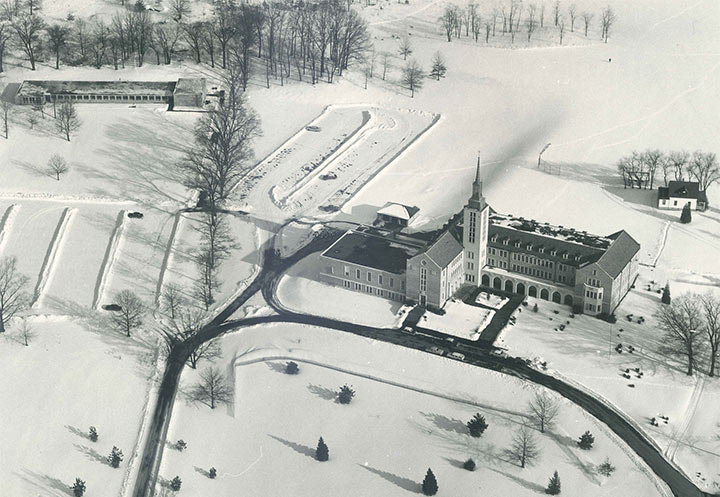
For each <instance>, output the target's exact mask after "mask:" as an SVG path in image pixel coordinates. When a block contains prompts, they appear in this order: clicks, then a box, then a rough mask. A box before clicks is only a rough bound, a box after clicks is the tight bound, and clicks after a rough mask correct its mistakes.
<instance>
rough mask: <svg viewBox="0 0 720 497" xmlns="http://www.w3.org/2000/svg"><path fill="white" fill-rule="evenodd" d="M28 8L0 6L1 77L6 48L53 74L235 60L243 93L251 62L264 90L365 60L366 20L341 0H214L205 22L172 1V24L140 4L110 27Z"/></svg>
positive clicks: (179, 0) (337, 72)
mask: <svg viewBox="0 0 720 497" xmlns="http://www.w3.org/2000/svg"><path fill="white" fill-rule="evenodd" d="M28 2H29V3H33V2H37V0H25V1H24V2H23V1H21V0H9V1H6V2H5V4H3V5H2V7H1V8H0V72H2V71H3V64H2V61H3V58H4V55H5V51H6V48H9V47H16V48H18V49H20V50H21V51H22V52H23V53H24V54H25V57H26V59H27V60H28V62H29V64H30V68H31V69H32V70H35V67H36V62H37V61H38V60H42V59H43V57H46V56H49V57H52V59H53V60H54V65H55V67H56V68H59V67H60V63H61V62H64V63H67V64H72V65H92V66H95V67H98V68H99V67H102V66H104V65H106V64H107V65H112V66H113V67H114V68H115V69H118V68H119V67H124V66H125V64H126V63H127V62H130V61H133V62H134V63H135V64H136V65H138V66H142V65H143V64H144V63H145V60H146V57H147V55H148V54H154V56H155V60H156V63H157V64H158V65H159V64H170V63H172V61H173V60H174V59H175V58H176V57H177V56H178V54H179V53H181V52H186V51H189V52H190V53H191V54H192V57H193V58H194V60H195V62H196V63H203V62H204V63H208V64H210V65H211V66H212V67H215V66H216V64H217V65H220V66H221V67H222V68H223V69H225V68H227V67H228V65H229V64H230V59H231V58H233V59H234V60H235V61H236V62H238V63H239V64H240V68H241V70H242V71H243V74H244V78H243V81H244V85H243V87H246V86H247V81H248V78H249V74H250V71H251V69H252V67H251V58H252V57H253V56H256V57H257V58H258V59H260V60H261V61H262V62H263V63H264V66H265V75H266V78H267V80H268V85H269V78H270V76H272V77H274V78H280V79H281V83H282V82H283V80H284V79H287V78H290V77H291V75H292V74H293V73H295V74H296V75H297V78H298V79H299V80H303V78H305V77H306V76H307V75H309V78H310V82H312V83H316V82H318V81H319V80H320V79H325V80H326V81H327V82H328V83H332V82H333V79H334V77H335V76H341V75H342V73H343V71H344V70H345V69H347V68H348V67H349V66H350V65H351V64H352V63H354V62H356V61H359V60H363V59H364V57H365V53H366V51H367V50H368V47H369V46H370V40H369V36H368V33H367V26H366V23H365V21H364V20H363V19H362V18H361V17H360V15H359V14H358V13H357V12H356V11H355V10H354V9H352V8H351V7H350V6H349V4H348V3H345V2H340V1H339V0H324V1H322V2H318V3H302V2H298V3H290V2H263V3H262V4H255V5H250V4H247V3H244V2H237V1H235V0H218V1H217V2H214V7H213V13H212V16H210V19H209V20H207V21H194V20H192V19H190V18H189V17H188V16H189V14H190V8H189V0H173V1H172V2H171V9H170V12H171V19H166V18H159V19H156V17H158V16H157V15H156V14H153V13H151V12H149V11H148V10H147V8H146V6H145V4H144V3H143V2H142V1H137V2H135V3H134V4H130V3H128V4H127V5H125V7H126V9H125V11H120V12H118V13H116V14H115V15H114V16H112V18H111V19H110V21H109V22H106V21H104V20H102V19H96V20H94V21H92V22H88V21H85V20H83V19H70V18H69V19H68V20H67V21H65V22H61V23H53V24H50V25H48V24H47V23H46V22H45V21H44V19H43V18H42V17H41V16H40V14H39V13H38V12H37V5H36V6H35V8H34V9H28V8H26V6H27V3H28ZM69 17H70V16H69Z"/></svg>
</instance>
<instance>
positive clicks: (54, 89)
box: [18, 80, 176, 96]
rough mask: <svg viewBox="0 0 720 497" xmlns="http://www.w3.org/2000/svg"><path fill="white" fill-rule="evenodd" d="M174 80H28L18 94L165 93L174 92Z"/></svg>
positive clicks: (165, 94)
mask: <svg viewBox="0 0 720 497" xmlns="http://www.w3.org/2000/svg"><path fill="white" fill-rule="evenodd" d="M175 84H176V83H175V82H174V81H169V82H168V81H40V80H26V81H23V83H22V84H21V85H20V89H19V90H18V95H19V96H23V95H38V94H45V93H51V94H55V95H73V94H75V95H77V94H80V95H86V94H95V95H98V94H100V95H102V94H107V95H118V94H123V93H127V94H134V95H136V94H141V95H163V96H168V95H170V94H172V92H173V89H174V88H175Z"/></svg>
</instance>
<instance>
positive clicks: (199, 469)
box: [193, 466, 210, 478]
mask: <svg viewBox="0 0 720 497" xmlns="http://www.w3.org/2000/svg"><path fill="white" fill-rule="evenodd" d="M193 469H194V470H195V472H196V473H200V474H201V475H203V476H204V477H205V478H210V472H209V471H206V470H204V469H203V468H200V467H198V466H193Z"/></svg>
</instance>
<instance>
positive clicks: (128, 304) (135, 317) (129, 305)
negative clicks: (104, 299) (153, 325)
mask: <svg viewBox="0 0 720 497" xmlns="http://www.w3.org/2000/svg"><path fill="white" fill-rule="evenodd" d="M114 303H115V304H117V305H119V306H120V310H119V311H114V312H112V313H111V314H110V320H111V321H112V323H113V324H114V325H115V327H116V328H117V329H118V330H119V331H121V332H123V333H125V334H126V335H127V336H130V332H131V331H133V330H135V329H136V328H138V327H139V326H140V325H142V322H143V316H144V315H145V310H146V308H145V304H143V302H142V300H140V297H138V296H137V295H136V294H135V293H134V292H132V291H131V290H122V291H120V292H119V293H118V294H117V295H115V302H114Z"/></svg>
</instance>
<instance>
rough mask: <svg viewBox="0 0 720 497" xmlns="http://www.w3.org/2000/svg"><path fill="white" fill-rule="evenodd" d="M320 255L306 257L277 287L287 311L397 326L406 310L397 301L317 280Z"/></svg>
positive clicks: (387, 326)
mask: <svg viewBox="0 0 720 497" xmlns="http://www.w3.org/2000/svg"><path fill="white" fill-rule="evenodd" d="M319 271H320V255H319V254H313V255H310V256H309V257H306V258H305V259H303V260H302V261H300V262H299V263H298V264H296V265H295V266H293V267H292V268H291V269H290V271H288V272H287V274H285V275H284V276H283V277H282V278H281V279H280V283H279V284H278V290H277V296H278V299H279V300H280V302H282V304H283V305H284V306H286V307H287V308H288V309H291V310H293V311H297V312H303V313H306V314H313V315H316V316H324V317H329V318H334V319H340V320H343V321H350V322H353V323H357V324H363V325H367V326H376V327H383V328H390V327H398V326H400V324H401V323H402V322H403V320H404V319H405V316H406V312H407V310H408V307H407V306H403V305H402V304H401V303H399V302H394V301H392V300H387V299H383V298H380V297H376V296H375V295H368V294H364V293H361V292H353V291H351V290H346V289H344V288H342V287H335V286H332V285H328V284H325V283H320V282H319V281H317V278H318V276H317V275H318V274H319Z"/></svg>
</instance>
